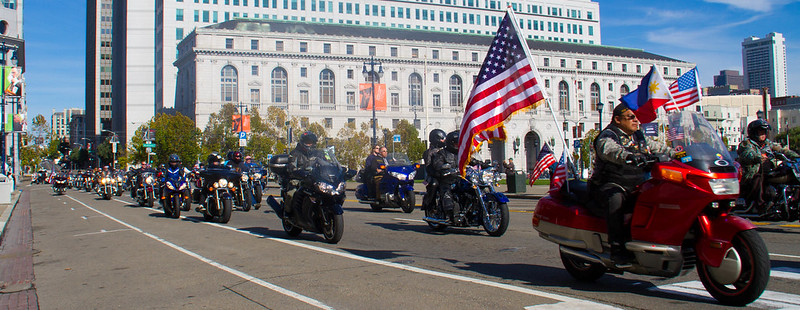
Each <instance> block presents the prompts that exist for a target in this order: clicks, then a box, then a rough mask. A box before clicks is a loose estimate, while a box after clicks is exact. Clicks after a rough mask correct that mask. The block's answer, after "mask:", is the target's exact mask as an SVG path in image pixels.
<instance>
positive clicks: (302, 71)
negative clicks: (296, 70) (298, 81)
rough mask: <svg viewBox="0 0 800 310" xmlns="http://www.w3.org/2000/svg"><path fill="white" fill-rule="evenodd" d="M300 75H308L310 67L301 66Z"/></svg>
mask: <svg viewBox="0 0 800 310" xmlns="http://www.w3.org/2000/svg"><path fill="white" fill-rule="evenodd" d="M300 77H308V68H306V67H300Z"/></svg>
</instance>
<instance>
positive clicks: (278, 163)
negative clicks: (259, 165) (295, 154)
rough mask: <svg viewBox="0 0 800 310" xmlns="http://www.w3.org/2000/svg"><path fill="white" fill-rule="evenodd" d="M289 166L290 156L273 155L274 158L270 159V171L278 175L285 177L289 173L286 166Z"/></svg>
mask: <svg viewBox="0 0 800 310" xmlns="http://www.w3.org/2000/svg"><path fill="white" fill-rule="evenodd" d="M288 164H289V155H288V154H280V155H273V156H272V158H270V159H269V170H270V171H272V173H275V174H277V175H280V176H285V175H286V173H287V171H286V166H287V165H288Z"/></svg>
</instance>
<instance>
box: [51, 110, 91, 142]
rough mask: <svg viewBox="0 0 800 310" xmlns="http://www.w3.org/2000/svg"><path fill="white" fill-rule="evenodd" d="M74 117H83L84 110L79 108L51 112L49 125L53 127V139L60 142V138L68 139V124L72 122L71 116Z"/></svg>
mask: <svg viewBox="0 0 800 310" xmlns="http://www.w3.org/2000/svg"><path fill="white" fill-rule="evenodd" d="M74 115H84V110H83V109H80V108H69V109H64V110H63V111H59V112H56V111H55V110H54V111H53V116H52V117H51V119H50V124H52V126H53V128H52V130H53V132H52V134H53V139H58V140H60V139H62V138H67V137H70V122H71V121H72V116H74ZM87 128H88V124H87ZM79 129H83V128H79ZM87 131H88V130H87ZM72 142H78V141H72Z"/></svg>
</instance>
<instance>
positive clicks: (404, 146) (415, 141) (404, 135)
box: [384, 120, 425, 161]
mask: <svg viewBox="0 0 800 310" xmlns="http://www.w3.org/2000/svg"><path fill="white" fill-rule="evenodd" d="M394 135H400V141H401V143H392V137H393V136H394ZM384 140H385V141H387V145H386V148H388V149H389V151H390V152H396V153H403V154H406V155H407V156H408V159H410V160H411V161H420V160H421V159H422V153H423V152H425V143H423V142H422V140H420V139H419V131H417V128H416V127H414V125H412V124H411V123H409V122H408V120H401V121H400V122H399V123H398V124H397V127H396V128H395V129H394V130H391V131H389V136H388V137H384ZM392 148H394V150H392Z"/></svg>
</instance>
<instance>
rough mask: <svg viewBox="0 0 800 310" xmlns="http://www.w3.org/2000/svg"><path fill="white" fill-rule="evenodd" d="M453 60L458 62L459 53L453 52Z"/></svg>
mask: <svg viewBox="0 0 800 310" xmlns="http://www.w3.org/2000/svg"><path fill="white" fill-rule="evenodd" d="M453 60H458V51H453Z"/></svg>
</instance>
